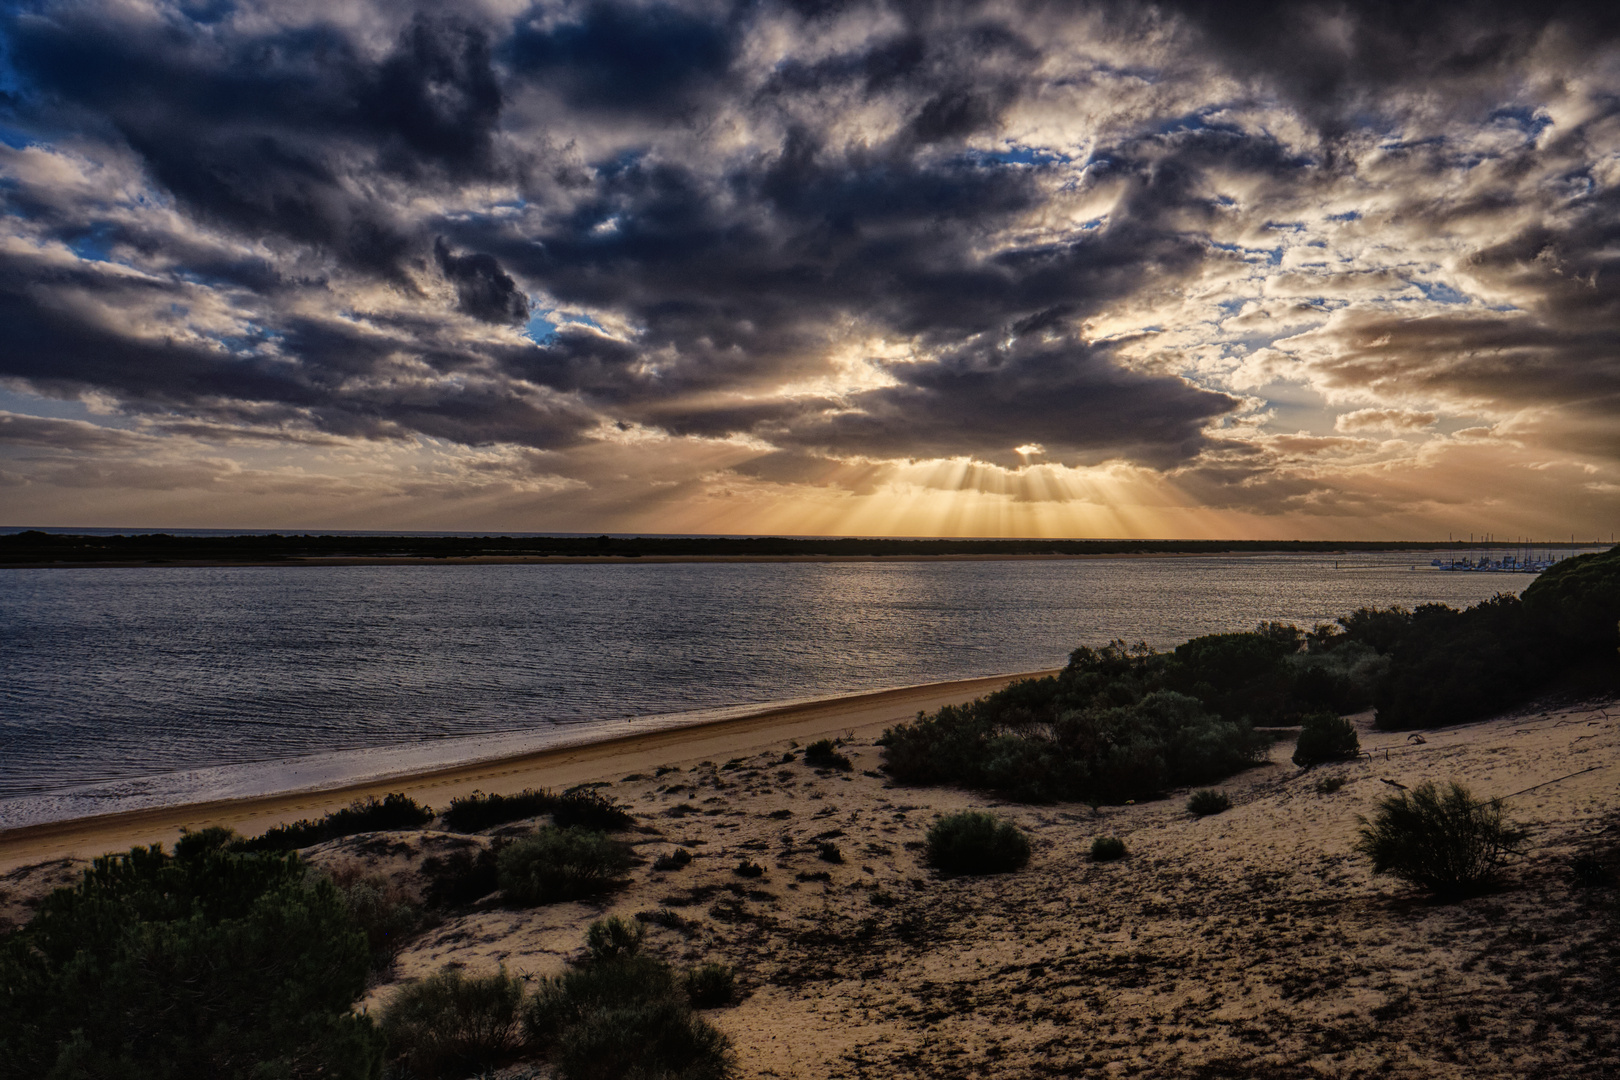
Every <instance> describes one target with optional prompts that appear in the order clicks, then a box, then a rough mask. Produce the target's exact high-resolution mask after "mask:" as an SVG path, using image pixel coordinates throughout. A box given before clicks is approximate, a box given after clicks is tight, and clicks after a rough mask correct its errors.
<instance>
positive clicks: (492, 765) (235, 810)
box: [0, 671, 1055, 873]
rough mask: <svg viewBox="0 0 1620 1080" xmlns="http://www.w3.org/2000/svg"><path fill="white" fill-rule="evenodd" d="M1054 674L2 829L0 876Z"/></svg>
mask: <svg viewBox="0 0 1620 1080" xmlns="http://www.w3.org/2000/svg"><path fill="white" fill-rule="evenodd" d="M1054 673H1055V672H1054V671H1035V672H1025V673H1022V674H1015V675H995V676H989V677H985V678H977V679H960V680H955V681H951V682H941V683H927V684H923V685H920V686H909V687H901V688H899V689H893V690H880V691H876V692H871V693H862V694H853V695H847V696H841V697H836V698H828V699H824V700H820V701H813V702H806V703H801V704H796V705H789V706H776V707H769V708H764V709H761V710H760V711H758V712H755V713H750V714H747V715H744V716H740V717H733V718H730V719H726V720H718V721H714V722H712V723H701V724H693V725H690V726H684V727H677V728H667V729H664V730H661V731H655V732H648V733H638V734H634V735H627V736H624V737H622V738H609V739H603V740H601V741H598V742H593V743H587V744H584V745H575V746H566V747H559V748H556V749H547V750H540V751H536V752H532V753H526V754H522V755H518V756H513V757H508V758H498V759H493V760H486V761H479V762H474V763H471V764H462V765H453V766H449V767H446V768H440V769H432V770H426V771H422V772H415V773H406V774H399V775H394V776H391V777H385V778H381V779H375V780H367V781H366V782H364V783H360V784H353V785H347V786H343V787H335V788H326V789H322V790H319V791H302V792H298V791H294V792H287V793H280V794H274V795H267V796H262V797H256V798H250V799H231V800H220V801H214V802H203V803H194V804H189V805H185V806H174V807H156V808H151V809H143V810H133V811H128V812H122V813H115V814H106V815H100V816H96V817H87V818H78V819H73V820H67V821H59V822H48V823H43V824H39V825H27V826H23V827H20V828H15V829H7V830H3V831H0V873H3V872H5V871H7V870H10V869H13V868H15V867H17V866H23V865H28V864H31V863H37V862H40V861H43V860H47V859H59V858H74V859H85V858H93V857H95V856H97V855H101V854H104V853H106V852H108V851H124V850H127V849H129V848H130V847H132V846H134V845H136V844H153V843H160V842H161V843H164V844H172V843H173V842H174V840H175V838H176V837H178V836H179V835H180V832H181V830H182V829H192V830H196V829H201V828H206V827H208V826H210V825H228V826H230V827H232V828H234V829H236V830H237V831H238V832H240V833H243V834H245V835H250V836H251V835H256V834H257V833H261V832H263V831H264V830H265V829H268V828H270V827H272V826H275V825H281V824H286V823H288V822H292V821H297V820H298V819H300V818H313V817H319V816H321V815H322V814H325V813H327V812H328V811H331V810H336V809H339V808H341V807H344V806H347V805H348V804H349V803H350V802H353V801H354V800H355V799H363V798H365V797H367V796H368V795H375V796H377V797H379V798H380V797H382V796H383V795H384V794H387V793H388V792H392V791H403V792H405V793H407V794H409V795H410V796H411V797H413V798H415V799H416V800H417V801H418V802H421V803H424V804H426V805H429V806H435V807H440V808H442V807H445V806H448V805H449V803H450V800H451V799H453V798H456V797H457V796H461V795H467V794H469V793H471V792H472V791H474V790H475V789H482V790H485V791H501V792H510V791H521V790H523V789H524V788H529V787H536V788H540V787H551V788H563V787H568V786H571V785H573V784H579V783H585V782H589V781H593V780H601V779H612V778H617V777H619V776H622V775H624V774H625V773H629V772H637V771H647V770H651V769H653V768H656V767H657V766H659V765H662V764H665V763H666V762H671V761H674V762H697V761H700V760H703V759H706V758H717V759H719V760H727V759H730V758H733V757H738V756H743V755H748V754H752V753H756V752H757V751H758V750H759V748H760V747H763V746H775V745H777V744H779V743H785V742H787V741H789V740H798V741H799V742H808V741H811V740H814V739H818V738H824V737H828V736H841V735H845V734H849V733H853V734H854V735H855V737H857V738H860V739H864V740H866V741H870V740H871V739H872V738H873V737H874V736H875V735H877V734H878V733H881V732H882V730H883V729H884V728H886V727H890V726H892V725H893V724H895V723H897V722H900V721H903V720H909V719H911V718H912V717H914V716H916V714H917V713H918V712H919V711H932V710H935V709H938V708H940V707H941V706H942V705H954V704H958V703H960V702H963V701H969V700H972V699H973V698H975V697H979V696H981V695H984V694H988V693H990V692H991V691H993V690H996V689H999V688H1000V687H1002V686H1005V685H1006V684H1007V683H1009V682H1011V681H1013V680H1014V679H1021V678H1031V677H1038V676H1041V675H1051V674H1054Z"/></svg>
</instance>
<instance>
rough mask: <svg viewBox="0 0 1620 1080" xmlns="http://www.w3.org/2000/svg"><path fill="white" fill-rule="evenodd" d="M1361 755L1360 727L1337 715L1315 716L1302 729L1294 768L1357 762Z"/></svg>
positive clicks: (1306, 721) (1309, 718)
mask: <svg viewBox="0 0 1620 1080" xmlns="http://www.w3.org/2000/svg"><path fill="white" fill-rule="evenodd" d="M1360 753H1361V740H1360V739H1359V738H1357V737H1356V725H1354V724H1352V723H1351V722H1350V721H1348V720H1346V719H1344V718H1343V717H1341V716H1336V715H1334V714H1333V713H1327V712H1322V713H1312V714H1311V715H1309V716H1307V717H1305V718H1304V720H1303V722H1302V724H1301V727H1300V729H1299V742H1298V743H1296V744H1295V746H1294V764H1295V765H1298V766H1299V767H1300V768H1302V769H1308V768H1310V767H1311V766H1313V765H1321V764H1322V763H1323V762H1328V761H1354V760H1355V759H1356V758H1357V757H1358V756H1359V755H1360Z"/></svg>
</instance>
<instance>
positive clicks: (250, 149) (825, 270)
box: [0, 0, 1620, 540]
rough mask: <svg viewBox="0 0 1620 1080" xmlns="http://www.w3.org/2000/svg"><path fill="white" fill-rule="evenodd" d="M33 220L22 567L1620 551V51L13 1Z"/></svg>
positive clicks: (14, 392) (1118, 28)
mask: <svg viewBox="0 0 1620 1080" xmlns="http://www.w3.org/2000/svg"><path fill="white" fill-rule="evenodd" d="M1532 9H1533V10H1532ZM0 211H3V212H0V524H3V525H13V526H17V525H48V526H75V525H77V526H100V527H116V526H130V527H165V526H167V527H194V528H203V527H211V528H232V527H242V528H284V529H298V528H336V529H453V530H492V531H530V532H534V531H541V532H544V531H557V532H595V531H609V532H644V533H728V534H763V533H775V534H795V535H807V534H838V535H900V536H934V535H942V536H1070V537H1178V538H1257V539H1295V538H1299V539H1335V538H1342V539H1445V538H1446V537H1447V536H1448V535H1455V536H1458V537H1459V538H1460V537H1462V536H1464V535H1466V534H1469V533H1473V534H1476V535H1479V534H1483V533H1486V532H1491V533H1493V534H1494V535H1496V536H1497V537H1502V538H1511V537H1518V536H1531V537H1537V538H1558V537H1564V538H1567V537H1569V536H1570V535H1571V534H1574V535H1577V536H1578V537H1579V538H1581V539H1596V538H1601V539H1604V540H1607V539H1608V537H1609V536H1610V534H1611V533H1612V532H1613V530H1615V529H1616V528H1617V527H1620V526H1617V519H1620V513H1617V511H1620V5H1615V4H1613V3H1607V4H1593V5H1583V4H1561V3H1545V4H1537V5H1528V4H1522V3H1423V2H1405V3H1396V2H1383V3H1316V2H1311V0H1303V2H1286V3H1284V2H1278V3H1214V2H1194V0H1187V2H1167V3H1162V4H1141V3H1132V2H1125V0H1109V2H1100V3H1091V4H1087V3H1079V2H1068V3H1013V2H985V3H969V2H962V3H953V2H944V0H941V2H936V3H925V2H892V3H880V2H861V3H841V2H838V0H800V2H788V0H780V2H775V0H741V2H723V0H690V2H642V0H612V2H599V0H583V2H574V0H555V2H550V0H547V2H540V3H528V2H519V0H477V2H461V3H445V2H443V0H437V2H433V3H417V4H413V3H411V2H408V0H388V2H382V0H318V2H317V0H275V2H257V0H240V2H238V0H169V2H159V0H6V2H5V3H3V4H0Z"/></svg>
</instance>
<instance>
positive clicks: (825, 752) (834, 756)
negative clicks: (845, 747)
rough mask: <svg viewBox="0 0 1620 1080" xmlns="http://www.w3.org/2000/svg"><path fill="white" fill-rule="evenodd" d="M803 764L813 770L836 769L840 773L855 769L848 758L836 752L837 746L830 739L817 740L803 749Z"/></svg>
mask: <svg viewBox="0 0 1620 1080" xmlns="http://www.w3.org/2000/svg"><path fill="white" fill-rule="evenodd" d="M804 763H805V764H806V765H809V766H810V767H811V768H815V769H837V770H839V771H840V772H849V771H851V770H852V769H854V768H855V766H854V764H852V763H851V762H850V760H849V758H847V757H845V756H844V755H843V754H840V753H839V752H838V745H837V744H836V743H834V742H833V741H832V740H831V739H817V740H816V741H815V742H813V743H811V744H810V745H809V746H807V747H805V748H804Z"/></svg>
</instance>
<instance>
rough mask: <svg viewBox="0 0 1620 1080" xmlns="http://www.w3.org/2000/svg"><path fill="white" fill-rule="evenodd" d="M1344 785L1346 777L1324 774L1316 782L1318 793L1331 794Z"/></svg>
mask: <svg viewBox="0 0 1620 1080" xmlns="http://www.w3.org/2000/svg"><path fill="white" fill-rule="evenodd" d="M1342 787H1344V777H1342V776H1324V777H1322V779H1320V780H1318V781H1317V782H1316V793H1317V794H1318V795H1331V794H1333V793H1334V792H1335V791H1338V790H1339V789H1340V788H1342Z"/></svg>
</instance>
